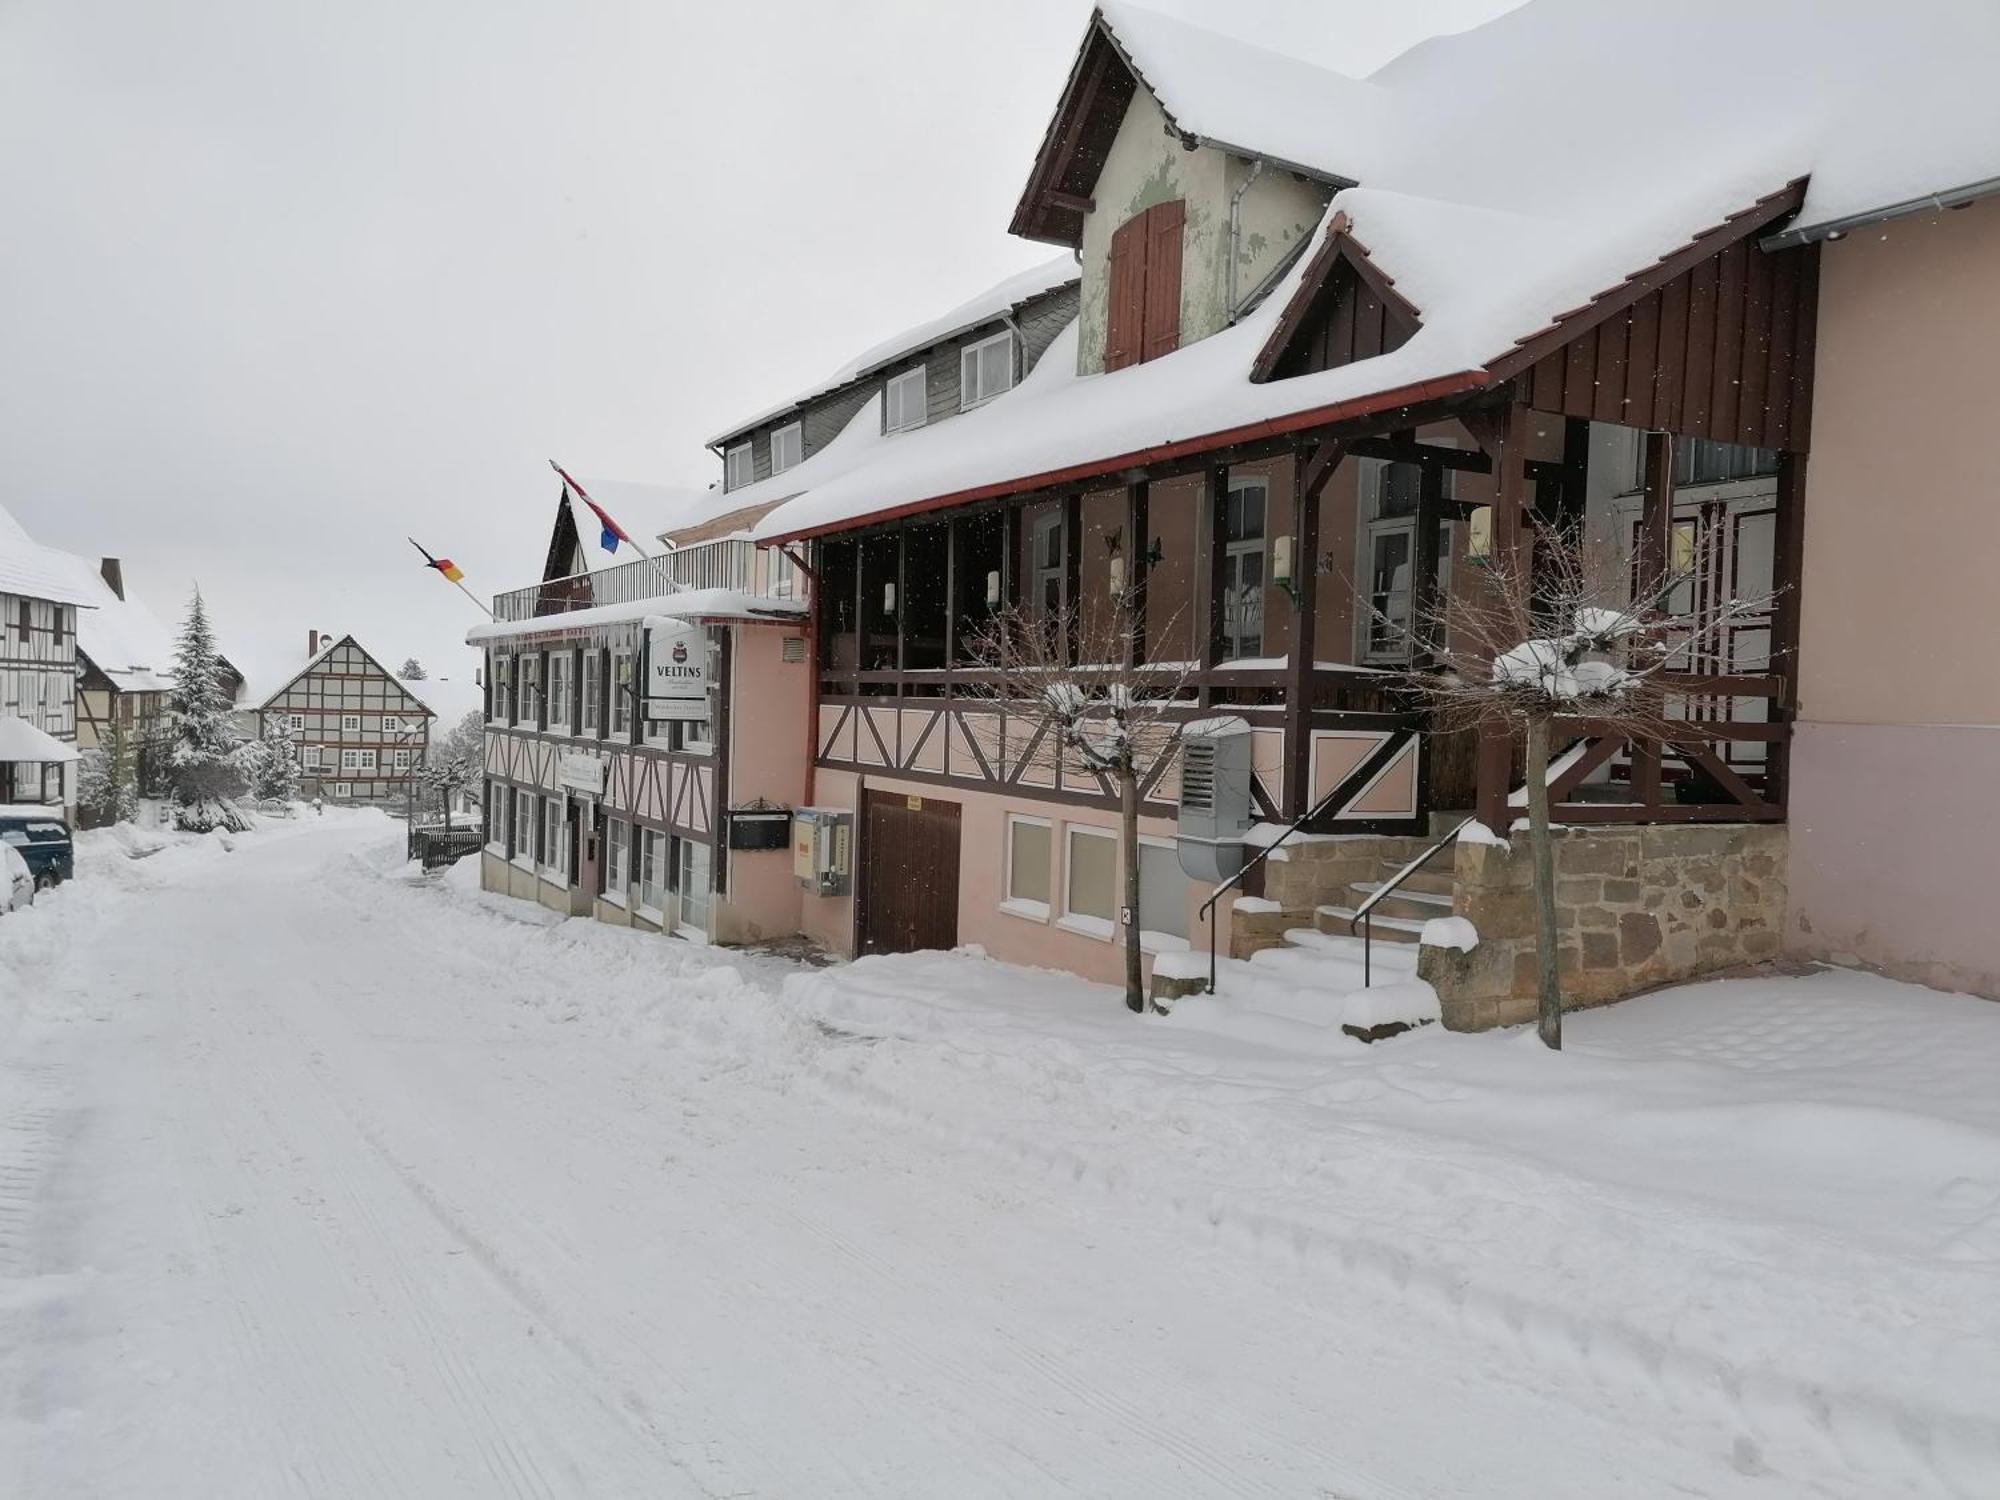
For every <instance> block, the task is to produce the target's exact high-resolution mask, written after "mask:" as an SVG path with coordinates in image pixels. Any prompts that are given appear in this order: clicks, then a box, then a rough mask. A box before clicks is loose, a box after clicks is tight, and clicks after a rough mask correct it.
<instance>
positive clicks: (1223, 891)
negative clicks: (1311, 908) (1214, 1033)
mask: <svg viewBox="0 0 2000 1500" xmlns="http://www.w3.org/2000/svg"><path fill="white" fill-rule="evenodd" d="M1343 790H1345V783H1343V784H1342V785H1340V786H1336V787H1335V788H1334V789H1333V790H1332V791H1330V792H1328V793H1327V794H1326V795H1325V796H1324V797H1322V798H1320V799H1319V801H1317V802H1315V803H1314V804H1313V805H1312V806H1311V807H1310V808H1308V809H1307V810H1306V811H1305V812H1302V813H1300V814H1299V816H1298V817H1297V818H1295V819H1294V820H1293V821H1292V825H1291V827H1289V828H1287V829H1286V830H1285V831H1284V832H1283V833H1281V834H1279V835H1278V836H1277V837H1276V838H1274V839H1272V840H1271V842H1270V843H1268V844H1266V845H1265V846H1264V847H1263V848H1262V849H1259V850H1258V851H1257V857H1256V858H1255V859H1252V860H1248V861H1246V862H1245V863H1244V866H1243V868H1242V869H1240V870H1238V871H1237V872H1236V873H1235V874H1234V875H1232V876H1230V877H1229V878H1228V879H1227V880H1225V881H1223V882H1222V884H1221V885H1218V886H1217V887H1216V888H1215V889H1214V890H1212V891H1210V892H1209V893H1208V899H1207V900H1206V901H1204V902H1202V903H1201V910H1200V911H1199V912H1198V913H1197V915H1198V916H1199V917H1200V918H1201V919H1202V920H1203V921H1205V922H1207V923H1208V993H1209V994H1211V995H1213V994H1214V993H1215V922H1214V912H1215V903H1216V902H1218V901H1220V900H1221V899H1222V898H1223V897H1224V896H1226V895H1228V894H1229V893H1230V892H1231V891H1233V890H1235V889H1236V887H1237V886H1239V885H1241V884H1242V883H1243V877H1244V876H1246V875H1248V874H1249V873H1250V872H1251V871H1252V870H1254V869H1256V868H1257V867H1258V866H1259V865H1261V864H1262V863H1264V861H1265V860H1267V859H1269V858H1270V857H1271V856H1272V855H1273V854H1276V853H1277V852H1278V848H1279V846H1280V845H1282V844H1283V843H1284V842H1285V840H1286V839H1288V838H1290V837H1291V836H1292V835H1293V834H1295V833H1297V832H1298V831H1299V830H1300V829H1301V828H1303V827H1305V826H1306V824H1308V823H1310V822H1311V821H1312V820H1313V819H1314V818H1317V817H1318V816H1319V815H1320V814H1321V813H1323V812H1325V811H1326V810H1327V808H1329V807H1331V806H1333V802H1334V799H1335V798H1336V797H1338V796H1339V795H1340V793H1341V792H1342V791H1343Z"/></svg>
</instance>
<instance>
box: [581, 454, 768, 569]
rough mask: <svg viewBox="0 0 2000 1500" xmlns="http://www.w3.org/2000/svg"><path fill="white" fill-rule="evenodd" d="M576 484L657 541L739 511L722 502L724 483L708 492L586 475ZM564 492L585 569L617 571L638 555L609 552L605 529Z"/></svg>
mask: <svg viewBox="0 0 2000 1500" xmlns="http://www.w3.org/2000/svg"><path fill="white" fill-rule="evenodd" d="M577 482H578V483H579V484H581V485H582V486H583V487H584V488H585V489H586V490H588V491H589V492H590V498H591V499H593V500H595V501H596V502H597V503H598V504H599V505H601V506H603V507H604V508H605V509H606V510H607V511H609V512H610V513H611V515H612V517H613V518H614V519H615V520H616V521H617V522H618V524H619V525H620V526H623V527H624V528H625V529H626V530H627V531H629V532H630V533H631V534H632V535H633V536H636V537H653V536H658V535H659V534H660V533H661V532H663V531H676V530H679V529H680V528H681V527H684V526H695V525H699V524H700V523H701V522H703V521H706V520H708V519H709V518H710V517H711V515H721V514H723V513H724V512H725V511H728V510H733V509H734V508H735V507H734V505H733V504H728V505H725V504H724V503H723V499H724V497H723V493H722V486H721V485H719V484H717V485H710V486H708V487H707V488H705V489H704V488H703V487H701V486H700V485H693V484H641V483H638V482H635V481H633V480H630V479H589V478H584V477H581V476H580V477H579V478H578V481H577ZM563 494H564V500H565V502H566V503H567V504H568V505H569V508H570V514H571V515H573V516H574V517H575V518H576V535H577V540H578V541H579V542H580V543H581V544H582V551H583V558H584V566H585V571H587V572H591V573H601V572H603V571H604V569H606V568H615V567H618V566H620V565H621V564H623V563H628V562H630V561H631V560H632V558H633V556H634V555H635V554H632V553H628V552H626V551H625V550H624V549H623V547H622V546H621V547H620V549H619V550H618V551H617V552H606V551H605V550H604V548H603V547H601V546H599V545H598V538H599V537H600V536H601V535H602V533H603V531H604V528H603V526H602V525H601V524H600V523H599V522H598V519H597V517H596V516H594V515H592V514H591V513H590V509H589V507H587V506H586V505H584V504H583V503H582V502H581V501H579V500H578V499H577V498H576V496H574V495H572V494H570V493H569V492H568V488H567V486H565V487H564V492H563Z"/></svg>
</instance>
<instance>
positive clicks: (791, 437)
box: [771, 422, 806, 474]
mask: <svg viewBox="0 0 2000 1500" xmlns="http://www.w3.org/2000/svg"><path fill="white" fill-rule="evenodd" d="M805 456H806V430H805V428H804V426H802V425H801V424H800V423H797V422H794V423H792V425H791V426H789V427H780V428H779V429H778V430H777V431H776V432H774V433H772V434H771V472H772V473H773V474H782V473H784V472H785V470H787V469H791V468H796V467H797V466H798V463H799V460H800V459H802V458H804V457H805Z"/></svg>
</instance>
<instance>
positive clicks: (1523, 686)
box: [1364, 522, 1776, 1048]
mask: <svg viewBox="0 0 2000 1500" xmlns="http://www.w3.org/2000/svg"><path fill="white" fill-rule="evenodd" d="M1721 541H1722V539H1721V536H1720V534H1719V533H1711V534H1710V535H1709V536H1707V537H1706V538H1704V539H1699V540H1697V541H1695V543H1694V544H1693V546H1692V548H1691V549H1689V551H1688V552H1687V553H1686V554H1685V555H1683V556H1682V557H1681V558H1680V559H1679V560H1678V561H1668V562H1666V563H1663V564H1659V565H1655V566H1653V567H1651V568H1648V569H1647V570H1646V571H1645V572H1644V573H1643V574H1642V573H1641V572H1640V570H1639V569H1638V568H1637V567H1634V566H1633V565H1632V564H1631V563H1630V561H1629V560H1628V559H1627V558H1626V557H1625V556H1624V555H1622V553H1621V551H1620V549H1617V548H1611V547H1593V546H1591V545H1590V544H1589V542H1588V541H1587V540H1586V539H1585V538H1584V536H1583V535H1582V533H1581V531H1580V530H1578V529H1575V528H1566V527H1557V526H1552V525H1547V524H1544V523H1541V522H1536V523H1535V524H1534V526H1533V527H1532V531H1531V536H1530V537H1529V538H1527V539H1524V545H1523V546H1522V547H1521V548H1520V550H1519V551H1518V552H1517V553H1515V554H1513V555H1507V554H1496V555H1495V556H1493V557H1492V558H1491V559H1488V560H1486V561H1485V562H1484V565H1483V566H1482V567H1481V568H1480V569H1479V570H1478V582H1477V583H1476V584H1474V585H1473V586H1472V587H1470V588H1464V589H1461V590H1460V597H1458V598H1456V599H1446V598H1443V597H1438V598H1436V599H1435V600H1434V601H1432V602H1430V603H1422V604H1419V605H1417V606H1416V607H1415V608H1414V609H1413V610H1412V611H1411V613H1410V616H1409V618H1408V619H1394V618H1391V617H1390V616H1388V615H1387V614H1385V613H1383V612H1382V610H1381V609H1380V608H1378V607H1377V606H1376V604H1375V602H1374V600H1373V598H1372V597H1369V596H1366V595H1364V597H1365V598H1368V605H1367V608H1368V612H1369V614H1370V615H1371V616H1372V618H1373V619H1374V621H1375V624H1376V626H1377V627H1378V628H1379V629H1380V630H1382V631H1383V632H1385V633H1387V634H1389V635H1390V636H1392V637H1394V638H1398V639H1400V640H1402V641H1403V642H1404V643H1405V644H1406V645H1407V646H1408V647H1409V649H1410V653H1411V658H1412V661H1413V663H1414V665H1413V666H1412V667H1411V668H1410V670H1409V671H1408V672H1407V673H1406V674H1405V678H1406V681H1407V682H1408V683H1409V685H1410V686H1412V687H1414V688H1415V689H1416V690H1417V692H1418V693H1419V694H1420V695H1421V696H1422V698H1423V699H1424V701H1425V702H1426V703H1427V704H1428V705H1429V706H1430V708H1431V710H1432V714H1433V719H1434V722H1435V724H1436V727H1438V728H1439V729H1443V730H1464V729H1475V730H1478V731H1481V732H1483V733H1495V732H1497V733H1500V734H1503V735H1505V736H1506V738H1507V739H1508V741H1509V743H1512V744H1520V745H1521V746H1522V747H1523V751H1524V754H1523V762H1524V765H1523V779H1524V780H1525V782H1526V800H1527V808H1528V842H1529V849H1530V853H1531V856H1532V858H1533V861H1534V885H1535V957H1536V1001H1537V1005H1536V1031H1537V1033H1538V1034H1539V1035H1540V1037H1541V1040H1542V1041H1543V1043H1544V1044H1545V1045H1547V1046H1549V1047H1551V1048H1560V1047H1561V1046H1562V980H1561V975H1560V973H1559V971H1558V967H1557V961H1556V896H1555V886H1556V878H1555V844H1554V841H1553V839H1552V837H1551V833H1550V826H1549V782H1550V779H1551V767H1552V766H1554V765H1555V758H1556V757H1557V756H1558V755H1559V754H1561V753H1562V751H1563V750H1564V749H1566V748H1567V746H1559V745H1558V744H1557V743H1556V740H1557V738H1558V736H1559V735H1560V734H1562V732H1563V730H1564V725H1565V721H1571V720H1590V721H1593V723H1592V732H1591V736H1590V737H1591V738H1593V739H1594V738H1599V737H1607V738H1611V739H1613V740H1620V741H1629V742H1631V743H1632V744H1634V745H1653V746H1658V745H1661V744H1673V743H1675V740H1676V735H1677V734H1680V735H1684V734H1685V726H1684V724H1683V726H1682V728H1680V729H1679V730H1677V729H1676V727H1675V726H1676V720H1675V719H1674V718H1673V717H1672V716H1671V714H1670V713H1669V702H1668V700H1669V697H1670V696H1671V693H1672V690H1671V689H1670V688H1669V686H1668V685H1667V684H1666V683H1663V682H1660V681H1658V680H1657V679H1660V678H1661V677H1662V675H1663V674H1669V673H1675V672H1689V671H1694V670H1697V669H1698V667H1699V665H1700V663H1702V662H1703V661H1705V660H1713V659H1715V658H1717V657H1718V656H1720V655H1722V654H1724V653H1726V652H1727V649H1728V645H1729V640H1730V636H1731V634H1732V632H1733V631H1734V629H1735V628H1736V627H1737V626H1739V625H1742V624H1746V623H1749V622H1751V621H1752V620H1755V619H1757V618H1758V617H1760V616H1767V615H1768V614H1769V612H1770V610H1771V608H1772V605H1773V602H1774V599H1775V597H1776V596H1775V595H1774V594H1772V593H1770V592H1762V593H1758V594H1755V595H1745V596H1742V597H1727V598H1716V597H1712V596H1711V595H1709V594H1708V593H1706V592H1705V591H1704V590H1702V589H1700V588H1696V587H1692V585H1693V584H1694V583H1695V582H1696V580H1697V579H1700V578H1704V577H1719V576H1721V573H1720V570H1719V568H1718V563H1719V562H1720V556H1719V549H1720V547H1721ZM1529 542H1531V543H1532V545H1528V544H1527V543H1529ZM1683 595H1684V596H1685V597H1684V598H1682V597H1679V596H1683ZM1680 691H1682V692H1685V689H1684V688H1683V689H1680ZM1572 738H1575V736H1574V735H1573V736H1572ZM1557 774H1560V767H1558V768H1557Z"/></svg>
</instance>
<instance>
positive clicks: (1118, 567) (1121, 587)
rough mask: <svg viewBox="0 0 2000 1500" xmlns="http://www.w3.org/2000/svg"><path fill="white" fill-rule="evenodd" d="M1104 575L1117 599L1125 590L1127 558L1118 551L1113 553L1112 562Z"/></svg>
mask: <svg viewBox="0 0 2000 1500" xmlns="http://www.w3.org/2000/svg"><path fill="white" fill-rule="evenodd" d="M1104 576H1105V579H1106V581H1107V582H1108V583H1109V584H1110V588H1111V597H1112V598H1114V599H1116V598H1117V597H1118V596H1119V595H1120V594H1122V593H1124V592H1125V559H1124V557H1123V556H1122V555H1121V554H1119V553H1116V552H1114V553H1112V554H1111V562H1110V565H1109V566H1108V567H1107V568H1106V569H1105V571H1104Z"/></svg>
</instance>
